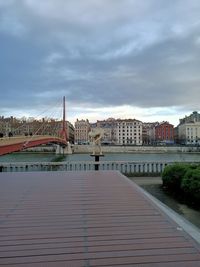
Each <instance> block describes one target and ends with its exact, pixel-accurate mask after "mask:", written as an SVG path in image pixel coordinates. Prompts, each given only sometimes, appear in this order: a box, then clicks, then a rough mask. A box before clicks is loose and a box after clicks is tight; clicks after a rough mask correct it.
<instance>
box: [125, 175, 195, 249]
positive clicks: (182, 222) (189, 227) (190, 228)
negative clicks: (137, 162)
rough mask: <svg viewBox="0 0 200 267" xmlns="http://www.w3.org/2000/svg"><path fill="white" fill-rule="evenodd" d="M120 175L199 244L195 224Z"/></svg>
mask: <svg viewBox="0 0 200 267" xmlns="http://www.w3.org/2000/svg"><path fill="white" fill-rule="evenodd" d="M120 174H121V173H120ZM121 175H122V176H123V177H124V178H125V179H126V180H128V182H129V183H133V184H134V186H136V188H137V190H139V191H140V192H142V194H144V195H145V196H146V197H147V198H148V199H150V200H151V201H152V202H153V203H154V204H155V205H156V206H157V207H158V208H159V209H160V210H161V211H162V212H164V213H165V214H166V215H168V217H170V218H171V219H172V220H173V221H174V222H176V223H177V224H178V225H179V226H180V229H178V230H180V231H181V230H182V229H183V230H184V231H185V232H186V233H187V234H189V235H190V236H191V237H192V238H193V239H194V240H195V241H196V242H197V243H198V244H199V245H200V229H199V228H198V227H197V226H195V225H193V224H192V223H191V222H189V221H188V220H187V219H185V218H184V217H183V216H181V215H180V214H178V213H177V212H175V211H174V210H172V209H171V208H169V207H168V206H167V205H165V204H164V203H163V202H161V201H160V200H158V199H157V198H155V197H154V196H152V195H151V194H150V193H148V192H147V191H145V190H144V189H143V188H141V187H140V186H139V185H137V184H136V183H135V182H134V181H131V180H129V178H127V177H126V176H124V175H123V174H121Z"/></svg>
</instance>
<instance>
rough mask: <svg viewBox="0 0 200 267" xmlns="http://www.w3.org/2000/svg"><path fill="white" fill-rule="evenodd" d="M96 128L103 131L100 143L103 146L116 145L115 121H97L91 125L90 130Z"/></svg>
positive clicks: (111, 119) (109, 119) (112, 119)
mask: <svg viewBox="0 0 200 267" xmlns="http://www.w3.org/2000/svg"><path fill="white" fill-rule="evenodd" d="M94 127H98V128H101V129H103V133H104V134H103V136H102V138H101V143H102V144H105V145H110V144H116V142H117V135H116V134H117V120H115V119H114V118H108V119H107V120H101V121H100V120H98V121H97V122H96V123H94V124H92V125H91V128H94Z"/></svg>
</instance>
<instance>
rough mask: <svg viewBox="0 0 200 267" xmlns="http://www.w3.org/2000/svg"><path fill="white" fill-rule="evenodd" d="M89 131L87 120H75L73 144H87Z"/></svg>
mask: <svg viewBox="0 0 200 267" xmlns="http://www.w3.org/2000/svg"><path fill="white" fill-rule="evenodd" d="M89 131H90V123H89V121H88V120H78V119H77V120H76V122H75V135H74V143H75V144H88V143H89V137H88V133H89Z"/></svg>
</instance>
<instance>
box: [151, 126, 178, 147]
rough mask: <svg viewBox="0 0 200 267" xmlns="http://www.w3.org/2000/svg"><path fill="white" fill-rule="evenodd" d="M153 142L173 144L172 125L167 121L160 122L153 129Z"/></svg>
mask: <svg viewBox="0 0 200 267" xmlns="http://www.w3.org/2000/svg"><path fill="white" fill-rule="evenodd" d="M155 140H156V142H157V143H159V142H160V143H165V144H171V143H174V125H172V124H170V123H169V122H167V121H164V122H161V123H159V124H158V125H156V127H155Z"/></svg>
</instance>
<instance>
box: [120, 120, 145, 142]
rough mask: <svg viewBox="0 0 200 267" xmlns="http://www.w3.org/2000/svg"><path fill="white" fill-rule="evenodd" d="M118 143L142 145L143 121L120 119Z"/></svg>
mask: <svg viewBox="0 0 200 267" xmlns="http://www.w3.org/2000/svg"><path fill="white" fill-rule="evenodd" d="M117 143H118V144H120V145H142V122H141V121H138V120H135V119H128V120H119V121H118V123H117Z"/></svg>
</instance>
